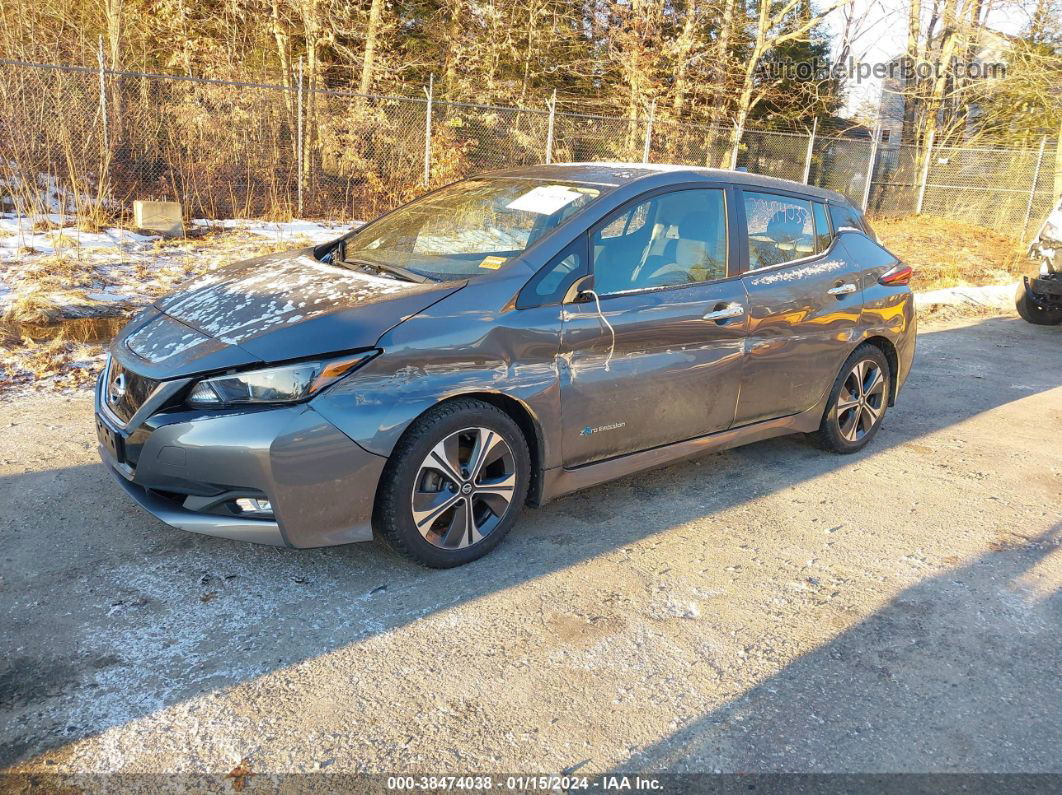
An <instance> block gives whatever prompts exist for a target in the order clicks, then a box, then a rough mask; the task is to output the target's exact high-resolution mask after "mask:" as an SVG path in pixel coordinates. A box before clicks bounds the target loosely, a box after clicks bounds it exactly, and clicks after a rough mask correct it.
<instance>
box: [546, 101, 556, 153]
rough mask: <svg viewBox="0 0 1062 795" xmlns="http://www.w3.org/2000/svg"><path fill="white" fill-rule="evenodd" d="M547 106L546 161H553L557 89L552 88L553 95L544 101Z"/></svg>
mask: <svg viewBox="0 0 1062 795" xmlns="http://www.w3.org/2000/svg"><path fill="white" fill-rule="evenodd" d="M546 106H547V107H548V108H549V123H548V124H547V125H546V163H547V164H549V163H552V162H553V120H554V118H555V117H556V115H557V89H553V96H552V97H550V98H549V100H547V101H546Z"/></svg>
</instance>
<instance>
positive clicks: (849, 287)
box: [826, 282, 859, 295]
mask: <svg viewBox="0 0 1062 795" xmlns="http://www.w3.org/2000/svg"><path fill="white" fill-rule="evenodd" d="M858 289H859V288H858V287H856V286H855V285H854V284H852V283H851V282H848V283H847V284H838V285H837V286H836V287H831V288H830V289H829V290H827V291H826V292H827V293H829V294H830V295H849V294H850V293H854V292H855V291H856V290H858Z"/></svg>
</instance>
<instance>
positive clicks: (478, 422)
mask: <svg viewBox="0 0 1062 795" xmlns="http://www.w3.org/2000/svg"><path fill="white" fill-rule="evenodd" d="M530 472H531V461H530V454H529V452H528V447H527V442H526V441H525V440H524V436H523V433H522V432H521V431H520V428H519V426H518V425H517V424H516V423H515V422H514V421H513V420H512V418H510V417H509V415H508V414H506V413H505V412H503V411H501V410H500V409H498V408H496V407H495V406H492V405H490V404H488V403H483V402H481V401H478V400H471V399H459V400H452V401H449V402H447V403H442V404H440V405H438V406H436V407H435V408H433V409H431V410H430V411H428V412H427V413H426V414H425V415H424V416H423V417H421V418H420V419H418V420H417V421H416V422H415V423H414V424H413V425H412V426H411V427H410V428H409V430H408V431H406V433H405V434H404V435H403V436H402V439H401V440H400V441H399V443H398V445H397V446H396V447H395V450H394V452H393V453H392V454H391V459H390V460H389V461H388V464H387V467H386V468H385V470H384V473H383V477H382V478H381V485H380V491H379V493H378V495H377V499H376V509H375V511H374V517H373V519H374V521H373V524H374V525H375V526H376V529H377V532H378V533H379V534H380V536H381V537H382V538H383V540H384V541H386V542H387V544H388V545H389V546H390V547H391V548H392V549H394V550H395V551H396V552H398V553H399V554H401V555H404V556H405V557H408V558H410V559H412V560H414V561H416V562H417V563H420V564H422V565H425V566H431V567H433V568H450V567H452V566H460V565H461V564H463V563H469V562H471V561H473V560H475V559H476V558H479V557H482V556H483V555H485V554H487V553H488V552H490V550H492V549H493V548H494V547H496V546H497V545H498V544H499V543H500V542H501V540H502V538H503V537H504V536H505V534H506V533H508V532H509V530H510V528H511V527H512V525H513V523H514V522H515V521H516V517H517V514H519V512H520V508H521V506H522V505H523V503H524V500H525V499H526V498H527V489H528V484H529V482H530Z"/></svg>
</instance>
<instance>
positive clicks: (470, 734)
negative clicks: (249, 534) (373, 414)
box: [0, 317, 1062, 773]
mask: <svg viewBox="0 0 1062 795" xmlns="http://www.w3.org/2000/svg"><path fill="white" fill-rule="evenodd" d="M923 326H924V327H923V330H922V333H921V334H920V336H919V346H920V347H919V354H918V359H917V363H916V368H915V370H914V372H913V374H912V376H911V379H910V381H909V382H908V385H907V387H906V390H905V392H904V394H902V395H901V399H900V402H899V404H898V406H897V407H896V408H895V409H894V410H892V411H890V412H889V414H888V416H887V418H886V421H885V426H884V427H883V429H882V431H881V433H880V435H879V436H878V438H877V439H876V440H875V442H874V444H873V445H872V446H871V447H870V448H869V449H868V450H866V451H864V452H863V453H861V454H858V455H856V456H850V457H838V456H833V455H829V454H826V453H822V452H820V451H818V450H816V449H814V448H812V447H811V446H810V445H809V444H808V443H807V442H805V441H804V440H802V439H799V438H791V439H781V440H774V441H770V442H764V443H760V444H756V445H753V446H750V447H746V448H743V449H740V450H734V451H731V452H727V453H724V454H720V455H714V456H709V457H707V458H703V459H701V460H700V461H697V462H692V463H688V464H683V465H679V466H674V467H671V468H669V469H664V470H660V471H656V472H653V473H651V474H648V475H641V476H636V477H630V478H627V479H625V480H622V481H619V482H616V483H613V484H611V485H608V486H605V487H601V488H597V489H594V490H592V491H588V492H585V493H582V494H578V495H574V496H572V497H569V498H567V499H564V500H562V501H559V502H557V503H555V504H552V505H550V506H547V507H546V508H544V509H541V510H537V511H527V512H526V513H525V515H524V517H523V520H522V522H521V523H520V524H519V525H518V526H517V528H516V530H515V531H514V532H513V533H512V534H511V536H510V537H509V538H508V539H507V540H506V542H505V543H504V544H503V545H502V546H501V547H500V548H499V549H498V550H496V551H495V552H494V553H493V554H491V555H490V556H488V557H487V558H485V559H483V560H481V561H479V562H477V563H474V564H472V565H470V566H467V567H464V568H461V569H456V570H451V571H428V570H424V569H420V568H417V567H416V566H413V565H411V564H409V563H406V562H404V561H402V560H399V559H398V558H396V557H395V556H393V555H391V554H390V553H388V552H386V551H385V550H383V549H381V548H379V547H377V546H375V545H359V546H351V547H345V548H336V549H330V550H314V551H290V550H278V549H272V548H263V547H255V546H250V545H245V544H238V543H234V542H228V541H224V540H218V539H212V538H206V537H201V536H196V535H191V534H187V533H183V532H180V531H177V530H171V529H168V528H167V527H165V526H164V525H162V524H160V523H159V522H157V521H155V520H154V519H152V518H150V517H149V516H147V515H146V514H144V513H143V512H141V511H140V509H139V508H137V507H136V506H135V505H133V504H132V503H131V502H130V501H129V500H128V499H126V498H125V496H124V494H122V493H121V492H120V490H119V489H118V488H117V486H115V485H114V484H113V483H111V482H110V479H109V476H108V475H107V474H105V473H104V471H103V470H102V468H101V467H100V465H99V464H97V461H96V453H95V449H94V448H95V442H94V438H93V429H92V420H91V403H90V400H89V399H88V397H77V398H62V397H36V398H20V399H18V400H15V401H9V402H6V403H3V404H0V430H2V431H3V433H2V434H0V544H2V546H0V558H2V560H3V566H2V576H3V579H2V584H0V643H2V648H3V650H4V653H3V660H2V663H0V762H2V763H3V764H4V765H15V766H16V767H17V769H21V770H80V771H115V770H124V771H151V772H159V771H210V772H216V773H224V772H227V771H229V770H231V769H232V768H233V767H234V766H236V764H237V763H238V762H239V761H240V760H246V762H245V764H246V765H248V766H249V768H250V769H253V770H255V771H262V772H266V771H273V772H277V771H312V770H318V769H324V770H328V771H329V772H339V771H381V772H388V771H391V772H394V771H410V770H416V771H424V772H435V773H439V772H445V771H451V772H452V771H465V772H467V771H470V770H484V771H505V772H514V771H524V772H531V771H537V772H559V771H561V770H564V769H568V768H571V767H572V766H576V765H579V764H580V763H581V764H582V767H581V768H580V772H583V773H596V772H602V771H607V770H613V769H627V770H676V771H686V770H694V771H714V770H722V771H775V770H799V771H842V770H851V771H895V770H916V771H947V770H985V771H1001V772H1002V771H1048V770H1051V771H1062V755H1060V753H1059V748H1060V747H1062V688H1060V687H1059V681H1060V680H1062V640H1060V639H1062V549H1060V543H1062V441H1060V440H1062V327H1056V328H1037V327H1033V326H1029V325H1026V324H1025V323H1023V322H1021V321H1020V320H1018V319H1017V318H1014V317H996V318H987V319H976V320H967V321H961V322H955V323H951V324H945V325H936V326H931V325H928V324H923Z"/></svg>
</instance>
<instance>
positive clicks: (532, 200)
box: [505, 185, 583, 215]
mask: <svg viewBox="0 0 1062 795" xmlns="http://www.w3.org/2000/svg"><path fill="white" fill-rule="evenodd" d="M582 195H583V194H582V193H580V192H579V191H577V190H572V189H571V188H568V187H565V186H564V185H540V186H539V187H537V188H532V189H531V190H529V191H528V192H527V193H525V194H524V195H523V196H520V197H519V198H517V199H514V200H513V201H511V202H509V203H508V204H507V205H505V206H506V207H508V208H509V209H510V210H523V211H525V212H529V213H538V214H539V215H553V213H555V212H557V210H559V209H560V208H561V207H564V206H565V205H567V204H571V203H572V202H573V201H575V200H576V199H578V198H579V197H580V196H582Z"/></svg>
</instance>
